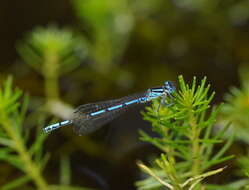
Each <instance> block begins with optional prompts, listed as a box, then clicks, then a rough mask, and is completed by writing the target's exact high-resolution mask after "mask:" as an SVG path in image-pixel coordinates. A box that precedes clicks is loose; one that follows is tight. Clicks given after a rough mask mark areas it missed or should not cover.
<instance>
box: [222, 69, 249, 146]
mask: <svg viewBox="0 0 249 190" xmlns="http://www.w3.org/2000/svg"><path fill="white" fill-rule="evenodd" d="M240 78H241V88H240V89H239V88H236V87H232V88H231V92H230V93H227V94H226V96H225V101H226V104H225V105H224V107H223V108H222V110H221V111H222V112H221V115H220V117H221V118H220V122H221V123H223V122H227V121H230V122H232V125H233V127H232V129H233V130H232V129H231V131H230V132H231V133H236V138H237V139H239V140H242V141H244V142H245V143H247V144H249V85H248V81H249V68H248V67H247V66H242V67H241V68H240ZM235 129H236V131H234V130H235Z"/></svg>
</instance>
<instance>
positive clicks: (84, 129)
mask: <svg viewBox="0 0 249 190" xmlns="http://www.w3.org/2000/svg"><path fill="white" fill-rule="evenodd" d="M144 96H146V93H141V94H136V95H132V96H126V97H123V98H120V99H116V100H108V101H102V102H96V103H90V104H85V105H82V106H79V107H78V108H77V109H76V111H75V112H74V115H73V120H72V121H73V124H74V131H75V132H76V133H77V134H79V135H83V134H88V133H91V132H93V131H95V130H97V129H98V128H100V127H101V126H103V125H104V124H106V123H108V122H110V121H112V120H113V119H115V118H116V117H118V116H119V115H120V114H122V113H124V112H125V111H127V109H129V108H130V107H133V106H134V105H136V104H139V103H142V102H134V103H132V104H129V105H125V103H126V102H129V101H132V100H137V99H139V98H141V97H144ZM116 105H122V107H120V108H118V109H114V110H111V111H110V110H109V111H108V110H107V109H108V108H110V107H113V106H116ZM100 110H104V112H103V113H101V114H98V115H95V116H91V115H90V114H91V113H93V112H97V111H100Z"/></svg>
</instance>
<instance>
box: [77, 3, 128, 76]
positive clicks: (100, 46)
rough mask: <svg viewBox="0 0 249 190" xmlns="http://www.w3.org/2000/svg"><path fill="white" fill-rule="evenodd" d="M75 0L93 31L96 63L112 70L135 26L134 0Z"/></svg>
mask: <svg viewBox="0 0 249 190" xmlns="http://www.w3.org/2000/svg"><path fill="white" fill-rule="evenodd" d="M73 3H74V7H75V10H76V14H77V15H78V16H79V18H80V19H81V20H82V21H83V23H84V24H86V25H88V26H89V28H90V31H91V35H90V40H89V47H90V53H91V58H92V59H93V60H94V64H93V65H92V66H93V67H94V68H95V70H96V71H98V72H99V73H102V74H106V73H110V71H113V69H114V68H115V65H116V63H118V62H119V60H120V58H121V57H122V54H123V52H124V50H125V47H126V44H127V42H128V38H129V34H130V32H131V29H132V26H133V14H132V9H131V7H130V6H129V5H130V3H129V2H128V1H127V0H119V1H116V0H86V1H81V0H74V1H73ZM120 72H121V71H120Z"/></svg>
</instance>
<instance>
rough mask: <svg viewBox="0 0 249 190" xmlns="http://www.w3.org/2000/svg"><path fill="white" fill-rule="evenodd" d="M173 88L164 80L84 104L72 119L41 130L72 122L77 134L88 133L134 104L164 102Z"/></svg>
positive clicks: (49, 129) (170, 95)
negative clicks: (113, 97)
mask: <svg viewBox="0 0 249 190" xmlns="http://www.w3.org/2000/svg"><path fill="white" fill-rule="evenodd" d="M175 90H176V88H175V86H174V84H173V83H172V82H170V81H166V82H165V83H164V85H163V86H161V87H155V88H149V89H148V90H147V91H145V92H143V93H139V94H134V95H131V96H125V97H123V98H119V99H115V100H107V101H102V102H96V103H90V104H84V105H81V106H79V107H78V108H76V110H75V111H74V113H73V114H72V119H70V120H66V121H62V122H59V123H55V124H52V125H49V126H47V127H45V128H44V129H43V130H44V132H46V133H48V132H50V131H53V130H55V129H58V128H60V127H62V126H66V125H70V124H73V126H74V131H75V132H76V133H77V134H78V135H83V134H88V133H91V132H93V131H95V130H97V129H98V128H100V127H101V126H103V125H104V124H106V123H108V122H110V121H111V120H113V119H115V118H116V117H118V116H119V115H120V114H122V113H124V112H125V111H127V110H128V109H129V108H131V107H132V106H134V105H138V104H144V103H147V102H150V101H151V100H153V99H156V98H161V100H162V101H161V102H165V98H166V97H167V96H169V97H171V98H172V97H173V96H172V94H173V93H174V92H175Z"/></svg>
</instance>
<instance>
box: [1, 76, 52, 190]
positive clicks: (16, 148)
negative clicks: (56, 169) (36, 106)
mask: <svg viewBox="0 0 249 190" xmlns="http://www.w3.org/2000/svg"><path fill="white" fill-rule="evenodd" d="M21 95H22V92H21V91H20V90H18V89H14V90H13V89H12V79H11V78H8V80H6V82H5V83H4V84H3V85H2V87H1V89H0V144H1V145H2V147H1V148H0V160H2V161H5V162H8V163H9V164H11V165H13V166H14V167H16V168H17V169H18V170H20V171H22V173H23V175H22V176H20V177H18V178H16V179H15V180H14V181H12V182H10V183H8V184H6V185H5V186H4V187H2V188H1V189H14V188H17V187H18V186H23V185H24V184H26V183H27V182H29V181H33V182H34V183H35V185H36V186H37V188H38V189H44V190H45V189H48V185H47V183H46V181H45V180H44V178H43V177H42V174H41V173H42V170H43V168H44V166H45V164H46V161H47V156H45V157H44V156H42V150H43V148H42V147H43V142H44V140H45V138H46V135H44V134H41V133H40V132H39V130H38V132H37V133H36V137H35V141H34V142H33V143H32V145H30V147H28V145H27V144H28V140H29V138H27V137H28V134H27V131H24V130H23V124H24V119H25V115H26V109H27V103H28V100H27V97H24V100H23V102H22V105H20V103H19V102H20V98H21ZM25 137H26V138H25Z"/></svg>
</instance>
